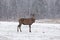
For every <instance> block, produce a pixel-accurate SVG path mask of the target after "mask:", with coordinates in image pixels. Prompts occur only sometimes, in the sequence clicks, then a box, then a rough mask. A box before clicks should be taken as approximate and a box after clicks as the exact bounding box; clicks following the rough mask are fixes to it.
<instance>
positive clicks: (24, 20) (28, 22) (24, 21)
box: [17, 16, 35, 32]
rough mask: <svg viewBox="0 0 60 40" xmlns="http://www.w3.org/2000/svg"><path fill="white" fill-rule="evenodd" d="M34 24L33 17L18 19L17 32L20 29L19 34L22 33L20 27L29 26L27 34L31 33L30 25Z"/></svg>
mask: <svg viewBox="0 0 60 40" xmlns="http://www.w3.org/2000/svg"><path fill="white" fill-rule="evenodd" d="M34 22H35V18H34V16H33V17H32V18H21V19H19V25H18V27H17V31H19V29H20V32H22V30H21V25H22V24H23V25H29V32H31V25H32V24H33V23H34Z"/></svg>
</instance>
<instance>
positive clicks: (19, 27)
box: [17, 24, 21, 32]
mask: <svg viewBox="0 0 60 40" xmlns="http://www.w3.org/2000/svg"><path fill="white" fill-rule="evenodd" d="M19 29H20V32H21V24H19V25H18V27H17V32H18V31H19Z"/></svg>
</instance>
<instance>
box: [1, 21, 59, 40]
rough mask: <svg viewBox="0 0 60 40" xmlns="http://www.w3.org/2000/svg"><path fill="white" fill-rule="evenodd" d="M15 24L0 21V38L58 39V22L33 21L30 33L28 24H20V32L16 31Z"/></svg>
mask: <svg viewBox="0 0 60 40" xmlns="http://www.w3.org/2000/svg"><path fill="white" fill-rule="evenodd" d="M17 25H18V22H2V21H0V40H60V24H53V23H52V24H50V23H34V24H33V25H32V29H31V30H32V32H31V33H30V32H29V27H28V25H22V32H17Z"/></svg>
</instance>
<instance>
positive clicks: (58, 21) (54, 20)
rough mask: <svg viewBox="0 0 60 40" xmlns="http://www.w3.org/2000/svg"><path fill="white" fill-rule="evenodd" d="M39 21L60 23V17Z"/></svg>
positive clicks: (40, 21)
mask: <svg viewBox="0 0 60 40" xmlns="http://www.w3.org/2000/svg"><path fill="white" fill-rule="evenodd" d="M36 22H38V23H60V19H40V20H36Z"/></svg>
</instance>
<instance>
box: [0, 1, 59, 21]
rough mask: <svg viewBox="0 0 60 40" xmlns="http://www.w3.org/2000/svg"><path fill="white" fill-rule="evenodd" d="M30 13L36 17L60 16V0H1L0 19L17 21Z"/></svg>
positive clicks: (52, 17)
mask: <svg viewBox="0 0 60 40" xmlns="http://www.w3.org/2000/svg"><path fill="white" fill-rule="evenodd" d="M30 14H35V18H36V19H55V18H60V0H0V20H4V21H17V20H18V19H19V18H21V17H23V18H28V17H30Z"/></svg>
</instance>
